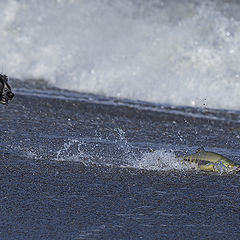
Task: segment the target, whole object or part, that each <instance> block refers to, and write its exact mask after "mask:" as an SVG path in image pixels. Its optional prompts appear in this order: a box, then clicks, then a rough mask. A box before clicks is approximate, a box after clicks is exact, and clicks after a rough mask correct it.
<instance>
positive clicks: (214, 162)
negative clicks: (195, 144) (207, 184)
mask: <svg viewBox="0 0 240 240" xmlns="http://www.w3.org/2000/svg"><path fill="white" fill-rule="evenodd" d="M180 159H181V161H182V162H183V163H184V164H185V165H187V166H189V167H191V168H192V169H196V170H200V171H205V172H219V173H238V172H240V165H239V164H236V163H234V162H233V161H231V160H230V159H228V158H226V157H224V156H222V155H220V154H218V153H215V152H208V151H205V150H204V148H199V149H198V150H197V151H196V153H194V154H191V155H185V156H181V157H180Z"/></svg>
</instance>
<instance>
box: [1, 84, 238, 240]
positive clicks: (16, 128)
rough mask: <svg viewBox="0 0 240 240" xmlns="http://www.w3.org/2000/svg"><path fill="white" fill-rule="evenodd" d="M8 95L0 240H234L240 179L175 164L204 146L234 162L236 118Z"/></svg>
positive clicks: (33, 93)
mask: <svg viewBox="0 0 240 240" xmlns="http://www.w3.org/2000/svg"><path fill="white" fill-rule="evenodd" d="M14 91H15V92H16V96H15V98H14V100H13V101H12V102H11V103H9V105H8V106H6V107H4V106H1V108H0V111H1V121H0V126H1V135H0V138H1V159H0V164H1V172H0V174H1V175H0V181H1V188H0V189H1V190H0V191H1V198H0V206H1V209H0V210H1V218H0V239H239V238H240V223H239V220H240V187H239V180H240V177H239V176H237V175H217V174H205V173H200V172H193V171H190V170H186V169H184V168H181V166H179V165H178V164H179V163H177V162H176V161H177V160H176V158H175V154H179V153H185V152H193V151H195V150H196V148H198V147H199V146H204V147H205V148H206V149H207V150H214V151H217V152H219V153H221V154H223V155H225V156H228V157H229V158H231V159H232V160H234V161H236V162H240V161H239V155H240V150H239V138H240V113H239V112H237V111H235V112H231V111H217V110H208V109H194V108H184V107H182V108H181V107H178V108H176V107H171V106H161V105H151V104H147V103H143V102H131V101H128V100H117V99H111V98H104V97H99V96H92V95H87V94H76V93H73V92H60V91H58V90H52V89H45V90H43V89H42V90H32V89H21V88H15V89H14ZM150 149H151V150H150ZM143 156H145V157H144V158H143ZM158 157H160V158H161V159H163V161H164V164H162V163H161V160H160V162H159V163H158V164H159V165H157V164H156V158H157V159H158ZM143 162H144V164H143ZM168 164H169V166H170V167H169V166H166V165H168ZM174 166H175V167H174ZM176 166H177V167H176Z"/></svg>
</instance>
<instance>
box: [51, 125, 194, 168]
mask: <svg viewBox="0 0 240 240" xmlns="http://www.w3.org/2000/svg"><path fill="white" fill-rule="evenodd" d="M117 131H118V133H119V136H120V138H119V139H118V140H116V141H115V142H114V144H113V145H112V146H111V149H110V150H109V145H108V150H109V151H110V153H111V154H109V153H108V152H106V151H105V152H103V153H102V154H101V155H99V151H98V147H100V148H105V146H104V144H103V143H102V144H100V143H99V142H98V143H96V142H95V143H94V145H95V147H90V149H91V151H89V144H88V143H87V142H84V141H79V140H76V139H74V140H73V139H72V140H71V139H70V140H68V142H66V143H64V145H63V147H62V148H61V149H60V150H59V151H58V152H57V157H56V159H55V160H57V161H73V162H81V163H83V164H84V165H85V166H89V165H95V166H110V167H119V168H135V169H144V170H155V171H171V170H180V171H181V170H187V169H190V168H188V167H187V166H186V165H184V164H182V163H181V162H180V160H179V159H177V158H176V156H175V154H174V153H173V152H171V151H165V150H158V151H154V152H144V153H142V151H140V150H139V151H138V152H137V151H136V148H134V146H132V145H131V144H130V143H128V142H127V139H126V138H125V136H124V135H125V133H124V131H123V130H121V129H117ZM92 149H96V151H92ZM112 150H114V151H116V152H113V151H112Z"/></svg>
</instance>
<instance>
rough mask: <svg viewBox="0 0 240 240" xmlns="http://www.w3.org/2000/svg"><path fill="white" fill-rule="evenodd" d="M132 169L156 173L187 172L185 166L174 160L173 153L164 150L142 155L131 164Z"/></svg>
mask: <svg viewBox="0 0 240 240" xmlns="http://www.w3.org/2000/svg"><path fill="white" fill-rule="evenodd" d="M133 167H134V168H139V169H146V170H156V171H170V170H189V168H188V167H187V166H186V165H184V164H182V163H181V161H180V160H179V159H177V158H176V156H175V154H174V153H173V152H167V151H165V150H158V151H155V152H152V153H144V154H143V155H142V157H141V158H140V159H139V160H137V161H135V162H134V163H133Z"/></svg>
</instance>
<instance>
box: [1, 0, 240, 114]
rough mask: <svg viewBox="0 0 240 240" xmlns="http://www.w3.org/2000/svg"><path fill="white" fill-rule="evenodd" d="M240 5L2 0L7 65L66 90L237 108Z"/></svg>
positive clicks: (10, 69) (17, 72)
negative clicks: (239, 14) (239, 15)
mask: <svg viewBox="0 0 240 240" xmlns="http://www.w3.org/2000/svg"><path fill="white" fill-rule="evenodd" d="M239 11H240V5H239V4H236V3H233V2H231V3H227V2H221V1H220V2H219V3H214V2H213V1H207V0H203V1H200V0H194V1H191V2H190V1H181V2H179V1H177V0H176V1H175V2H174V1H167V0H166V1H158V0H150V1H143V0H140V1H131V0H104V1H102V0H81V1H77V0H48V1H34V0H30V1H29V0H22V1H17V0H9V1H0V13H1V16H2V17H1V22H0V32H1V38H0V45H1V48H0V54H1V58H0V66H1V68H2V69H3V70H5V71H6V73H7V74H8V75H10V76H11V77H18V78H36V79H39V78H45V79H46V80H47V81H49V82H50V83H52V84H53V85H55V86H58V87H60V88H64V89H69V90H77V91H83V92H91V93H97V94H104V95H107V96H115V97H124V98H130V99H139V100H144V101H151V102H157V103H168V104H174V105H191V106H207V107H213V108H226V109H240V107H239V106H240V104H239V99H240V98H239V96H240V81H239V80H240V70H239V66H240V55H239V52H240V22H239V21H240V19H239V17H238V13H239Z"/></svg>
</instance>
